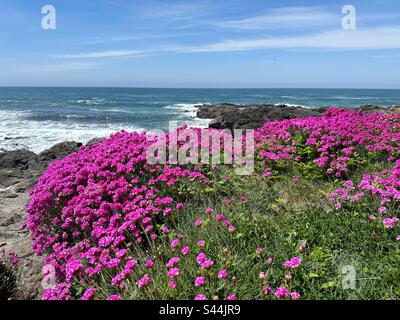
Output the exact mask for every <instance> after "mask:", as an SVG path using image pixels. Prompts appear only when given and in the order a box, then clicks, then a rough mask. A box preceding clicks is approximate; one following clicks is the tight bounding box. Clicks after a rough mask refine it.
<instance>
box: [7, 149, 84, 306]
mask: <svg viewBox="0 0 400 320" xmlns="http://www.w3.org/2000/svg"><path fill="white" fill-rule="evenodd" d="M81 146H82V144H81V143H77V142H63V143H59V144H57V145H55V146H54V147H52V148H51V149H49V150H46V151H44V152H42V153H40V154H35V153H33V152H31V151H28V150H15V151H8V152H2V153H0V250H1V251H2V253H0V258H3V260H9V258H10V257H17V259H19V260H20V261H19V262H18V263H17V264H16V265H15V269H14V270H15V273H16V274H15V276H16V290H17V297H16V298H19V299H35V298H38V297H39V296H40V294H41V286H40V283H41V269H42V260H41V258H40V257H37V256H36V255H34V252H33V250H32V243H31V238H30V234H29V232H28V231H27V230H26V229H21V225H22V224H23V222H24V221H25V219H26V213H25V206H26V205H27V203H28V194H27V192H26V191H27V190H28V189H30V188H32V187H33V186H34V184H35V183H36V181H37V180H38V178H39V177H40V176H41V175H42V174H43V172H44V170H45V169H46V168H47V166H48V164H49V163H50V162H52V161H54V160H57V159H62V158H64V157H65V156H67V155H68V154H70V153H72V152H75V151H78V150H79V148H80V147H81ZM10 253H11V256H10ZM14 253H15V255H14ZM1 280H2V279H0V281H1Z"/></svg>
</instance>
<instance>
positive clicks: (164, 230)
mask: <svg viewBox="0 0 400 320" xmlns="http://www.w3.org/2000/svg"><path fill="white" fill-rule="evenodd" d="M161 231H162V232H163V233H169V228H168V227H162V228H161Z"/></svg>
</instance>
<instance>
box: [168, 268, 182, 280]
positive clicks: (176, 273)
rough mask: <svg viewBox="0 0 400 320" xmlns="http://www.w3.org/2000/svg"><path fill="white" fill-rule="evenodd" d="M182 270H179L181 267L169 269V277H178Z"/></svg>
mask: <svg viewBox="0 0 400 320" xmlns="http://www.w3.org/2000/svg"><path fill="white" fill-rule="evenodd" d="M180 272H181V271H180V270H179V268H171V269H170V270H169V271H168V278H171V279H172V278H176V277H177V276H179V274H180Z"/></svg>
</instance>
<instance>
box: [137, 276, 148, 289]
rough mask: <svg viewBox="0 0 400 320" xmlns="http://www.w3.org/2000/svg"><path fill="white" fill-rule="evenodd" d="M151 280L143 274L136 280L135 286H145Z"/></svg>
mask: <svg viewBox="0 0 400 320" xmlns="http://www.w3.org/2000/svg"><path fill="white" fill-rule="evenodd" d="M150 281H151V278H150V276H149V275H148V274H145V275H144V276H143V277H142V278H141V279H140V280H139V281H138V282H137V286H138V288H139V289H140V288H143V287H145V286H147V285H148V284H149V283H150Z"/></svg>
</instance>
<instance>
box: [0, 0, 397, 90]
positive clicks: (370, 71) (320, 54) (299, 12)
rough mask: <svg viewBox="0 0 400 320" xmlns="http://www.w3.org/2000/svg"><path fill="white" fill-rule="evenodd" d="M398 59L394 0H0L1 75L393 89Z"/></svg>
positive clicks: (45, 80)
mask: <svg viewBox="0 0 400 320" xmlns="http://www.w3.org/2000/svg"><path fill="white" fill-rule="evenodd" d="M44 5H52V6H53V7H54V8H55V12H56V20H55V21H56V26H55V29H50V30H46V29H43V27H42V19H44V18H45V21H47V19H46V14H43V13H42V7H43V6H44ZM346 5H351V6H353V7H354V9H355V28H351V29H350V30H348V28H343V26H342V22H343V21H342V20H343V19H345V20H344V21H347V20H346V19H347V17H348V16H347V12H348V11H346V12H345V13H342V8H343V7H344V6H346ZM352 21H354V19H353V20H352ZM399 71H400V1H398V0H359V1H355V0H347V1H336V0H332V1H326V0H313V1H310V0H287V1H285V0H280V1H275V0H263V1H261V0H259V1H255V0H228V1H222V0H204V1H203V0H201V1H200V0H179V1H178V0H168V1H166V0H164V1H161V0H159V1H155V0H131V1H128V0H91V1H82V0H46V1H45V2H44V1H37V0H29V1H27V0H0V86H122V87H169V88H172V87H182V88H185V87H190V88H195V87H201V88H204V87H205V88H236V87H239V88H397V89H399V88H400V72H399Z"/></svg>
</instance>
